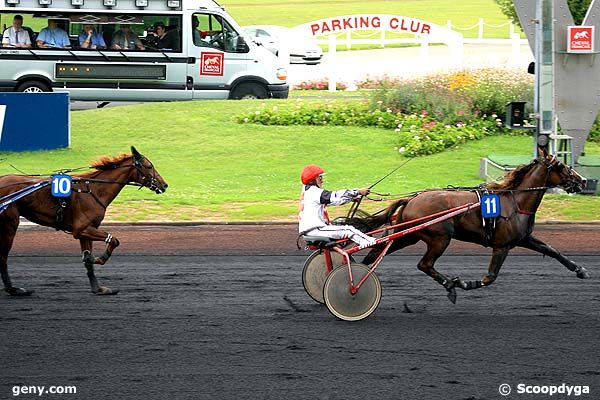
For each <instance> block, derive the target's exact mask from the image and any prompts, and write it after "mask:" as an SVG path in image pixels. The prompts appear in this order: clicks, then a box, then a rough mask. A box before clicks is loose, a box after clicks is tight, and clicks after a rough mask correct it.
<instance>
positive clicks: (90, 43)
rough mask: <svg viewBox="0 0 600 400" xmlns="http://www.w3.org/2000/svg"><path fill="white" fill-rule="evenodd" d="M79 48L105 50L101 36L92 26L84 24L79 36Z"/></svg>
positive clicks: (104, 43)
mask: <svg viewBox="0 0 600 400" xmlns="http://www.w3.org/2000/svg"><path fill="white" fill-rule="evenodd" d="M79 46H81V48H82V49H91V50H96V49H106V42H105V41H104V37H102V34H101V33H99V32H96V30H95V29H94V26H93V25H89V24H86V25H84V26H83V32H81V33H80V34H79Z"/></svg>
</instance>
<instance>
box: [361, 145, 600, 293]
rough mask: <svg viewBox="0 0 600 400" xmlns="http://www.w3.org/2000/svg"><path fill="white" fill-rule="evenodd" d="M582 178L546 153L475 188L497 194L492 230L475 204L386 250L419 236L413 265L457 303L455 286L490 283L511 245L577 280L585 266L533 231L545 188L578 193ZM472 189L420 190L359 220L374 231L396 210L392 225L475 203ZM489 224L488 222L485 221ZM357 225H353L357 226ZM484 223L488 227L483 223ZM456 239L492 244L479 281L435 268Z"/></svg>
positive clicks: (372, 256)
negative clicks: (422, 249) (420, 247)
mask: <svg viewBox="0 0 600 400" xmlns="http://www.w3.org/2000/svg"><path fill="white" fill-rule="evenodd" d="M584 185H585V180H584V179H583V178H582V177H581V175H579V174H578V173H577V172H575V171H574V170H573V169H571V168H570V167H569V166H567V165H565V164H563V163H561V162H560V161H559V160H558V159H556V158H555V157H552V156H548V155H547V154H546V153H545V152H541V153H540V157H538V158H537V159H535V160H533V161H532V162H531V163H530V164H528V165H524V166H520V167H518V168H516V169H515V170H513V171H511V172H509V173H507V174H506V176H505V177H504V179H503V180H502V181H499V182H493V183H488V184H484V185H482V186H480V188H479V189H480V191H488V192H491V193H496V194H497V195H499V196H500V204H501V215H500V217H498V219H497V220H496V221H495V228H494V229H492V230H489V229H488V230H487V231H486V229H485V228H484V226H483V223H482V222H483V221H482V216H481V210H480V208H475V209H473V210H470V211H468V212H466V213H464V214H460V215H458V216H455V217H453V218H450V219H447V220H445V221H443V222H439V223H437V224H434V225H431V226H429V227H427V228H425V229H422V230H419V231H417V232H415V233H413V234H409V235H406V236H402V237H400V238H399V239H397V240H396V241H395V242H394V243H393V244H392V245H391V247H390V250H389V252H390V253H391V252H393V251H396V250H399V249H402V248H404V247H407V246H411V245H413V244H415V243H417V242H418V241H420V240H422V241H424V242H425V244H426V245H427V252H426V253H425V255H424V256H423V258H422V259H421V260H420V261H419V263H418V265H417V267H418V268H419V270H421V271H423V272H424V273H426V274H427V275H429V276H430V277H432V278H433V279H434V280H435V281H436V282H438V283H439V284H440V285H442V286H443V287H444V288H446V290H447V291H448V297H449V299H450V300H451V301H452V302H453V303H454V302H456V290H455V288H461V289H463V290H471V289H478V288H481V287H483V286H489V285H491V284H492V283H493V282H494V281H495V280H496V278H497V276H498V273H499V272H500V267H501V266H502V263H503V262H504V260H505V259H506V256H507V255H508V252H509V250H510V249H512V248H513V247H516V246H519V247H525V248H527V249H530V250H534V251H537V252H539V253H542V254H544V255H547V256H550V257H552V258H555V259H557V260H558V261H559V262H560V263H561V264H562V265H564V266H565V267H567V269H569V270H570V271H573V272H575V273H576V274H577V277H578V278H581V279H586V278H589V277H590V276H589V274H588V272H587V271H586V270H585V268H583V267H581V266H579V265H577V264H575V263H574V262H573V261H571V260H569V259H567V258H566V257H565V256H563V255H562V254H561V253H559V252H558V251H557V250H555V249H554V248H552V247H551V246H549V245H547V244H546V243H544V242H542V241H541V240H539V239H537V238H536V237H534V236H533V235H532V231H533V225H534V222H535V213H536V211H537V209H538V207H539V205H540V203H541V201H542V198H543V197H544V193H545V192H546V189H548V188H551V187H562V188H564V189H565V190H566V191H567V192H569V193H573V192H580V191H581V190H582V188H583V187H584ZM478 201H479V194H478V192H477V190H475V189H473V190H433V191H425V192H422V193H419V194H417V195H415V196H413V197H410V198H405V199H401V200H398V201H396V202H394V203H393V204H392V205H391V206H390V207H389V208H388V209H387V210H386V211H385V212H383V213H381V214H380V215H376V216H373V217H367V218H365V219H361V220H359V221H357V222H358V224H360V223H363V224H364V226H365V228H366V229H369V230H370V229H373V228H375V227H376V226H381V225H383V224H386V223H390V222H393V221H390V220H391V219H392V218H393V216H394V214H395V213H396V211H398V213H397V218H396V223H400V222H404V221H410V220H413V219H416V218H420V217H424V216H427V215H431V214H434V213H437V212H440V211H444V210H448V209H450V208H453V207H457V206H460V205H463V204H467V203H477V202H478ZM489 222H491V221H489ZM358 224H357V225H358ZM488 226H489V225H488ZM452 239H458V240H462V241H465V242H472V243H477V244H480V245H482V246H486V247H491V248H492V259H491V261H490V264H489V268H488V273H487V275H485V276H484V277H483V278H482V279H481V280H478V281H463V280H461V279H460V278H458V277H457V278H454V279H449V278H448V277H446V276H444V275H443V274H441V273H439V272H438V271H436V270H435V268H434V264H435V262H436V260H437V259H438V258H439V257H440V256H441V255H442V254H443V253H444V251H445V250H446V248H447V247H448V245H449V244H450V241H451V240H452ZM381 251H382V249H381V247H377V248H374V249H373V250H371V252H370V253H369V254H368V255H367V256H366V258H365V260H364V261H363V262H364V263H365V264H370V263H372V262H373V261H374V260H375V259H376V257H377V255H379V254H380V253H381Z"/></svg>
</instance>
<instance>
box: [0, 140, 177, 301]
mask: <svg viewBox="0 0 600 400" xmlns="http://www.w3.org/2000/svg"><path fill="white" fill-rule="evenodd" d="M131 152H132V154H131V155H127V154H125V155H121V156H119V157H116V158H108V157H103V158H100V160H98V161H97V162H96V163H94V164H93V165H92V166H91V168H94V169H95V171H92V172H89V173H85V174H78V175H73V176H72V187H73V190H72V193H71V196H70V197H69V198H68V200H66V201H61V200H59V199H57V198H55V197H53V196H52V195H51V191H50V186H46V187H44V188H42V189H40V190H38V191H36V192H34V193H32V194H30V195H28V196H26V197H24V198H22V199H20V200H17V201H15V202H13V203H12V204H10V206H8V208H7V209H6V210H5V211H4V212H3V213H1V214H0V233H1V234H0V274H1V275H2V281H3V283H4V290H5V291H6V292H7V293H8V294H10V295H13V296H27V295H30V294H31V293H32V292H31V291H29V290H26V289H23V288H17V287H14V286H13V285H12V282H11V280H10V277H9V275H8V265H7V258H8V253H9V252H10V249H11V248H12V245H13V240H14V237H15V234H16V232H17V228H18V227H19V217H20V216H23V217H25V218H27V219H28V220H29V221H31V222H34V223H36V224H39V225H44V226H50V227H53V228H56V229H57V230H62V231H65V232H69V233H71V234H72V235H73V237H74V238H75V239H79V242H80V244H81V251H82V252H83V263H84V264H85V268H86V269H87V275H88V278H89V280H90V285H91V287H92V292H93V293H96V294H100V295H104V294H116V293H117V292H118V291H117V290H111V289H109V288H108V287H106V286H100V285H99V284H98V280H97V279H96V276H95V274H94V264H100V265H103V264H105V263H106V261H108V259H109V258H110V256H111V254H112V252H113V251H114V249H115V248H117V246H119V241H118V240H117V238H115V237H114V236H113V235H111V234H110V233H108V232H105V231H102V230H100V229H98V227H99V226H100V223H102V220H103V219H104V215H105V213H106V208H107V207H108V205H109V204H110V203H111V202H112V201H113V200H114V199H115V198H116V197H117V195H118V194H119V192H120V191H121V190H122V189H123V187H124V186H126V185H135V186H142V187H147V188H149V189H150V190H152V191H154V192H156V193H158V194H160V193H163V192H164V191H165V190H166V189H167V186H168V185H167V183H166V182H165V181H164V179H163V178H162V177H161V176H160V175H159V174H158V172H157V171H156V169H154V166H153V165H152V163H151V162H150V160H148V159H147V158H146V157H144V156H143V155H141V154H140V153H139V152H138V151H137V150H136V149H135V148H134V147H133V146H132V147H131ZM42 181H43V179H38V178H34V177H31V176H24V175H5V176H2V177H0V198H1V197H4V196H6V195H8V194H11V193H14V192H16V191H18V190H21V189H24V188H27V187H30V186H31V185H34V184H36V183H39V182H42ZM94 241H102V242H105V243H106V250H105V251H104V254H102V256H100V257H94V256H93V255H92V242H94Z"/></svg>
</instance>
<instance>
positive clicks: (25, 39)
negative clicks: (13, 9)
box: [2, 15, 31, 49]
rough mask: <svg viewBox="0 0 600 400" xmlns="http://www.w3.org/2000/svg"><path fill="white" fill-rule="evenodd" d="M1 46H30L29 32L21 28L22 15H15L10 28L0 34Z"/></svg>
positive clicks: (26, 47) (24, 47) (25, 47)
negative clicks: (0, 36) (0, 35)
mask: <svg viewBox="0 0 600 400" xmlns="http://www.w3.org/2000/svg"><path fill="white" fill-rule="evenodd" d="M2 46H4V47H19V48H23V49H28V48H30V47H31V38H30V37H29V32H27V31H26V30H25V29H23V16H22V15H15V16H14V17H13V24H12V26H11V27H10V28H8V29H6V30H5V31H4V34H3V35H2Z"/></svg>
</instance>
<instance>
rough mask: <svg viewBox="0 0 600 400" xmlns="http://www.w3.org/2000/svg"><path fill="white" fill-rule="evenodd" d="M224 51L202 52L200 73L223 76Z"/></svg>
mask: <svg viewBox="0 0 600 400" xmlns="http://www.w3.org/2000/svg"><path fill="white" fill-rule="evenodd" d="M223 61H224V57H223V53H212V52H206V53H202V56H201V57H200V75H214V76H223V64H224V63H223Z"/></svg>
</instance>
